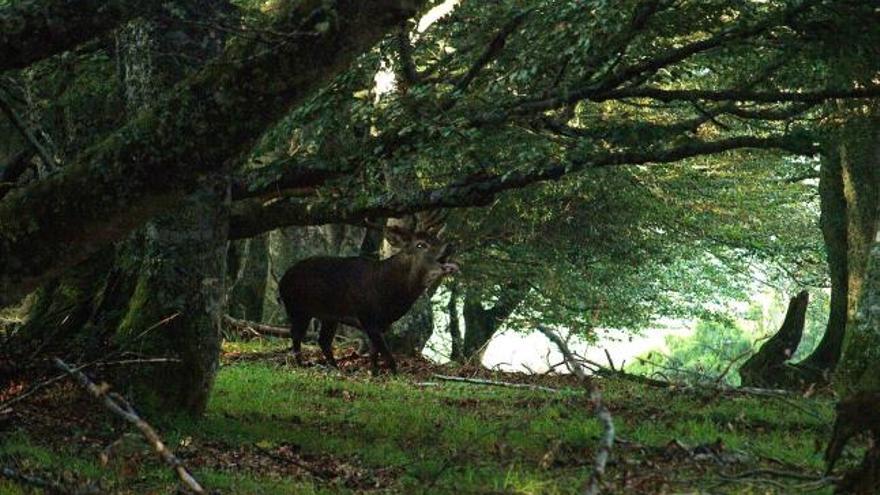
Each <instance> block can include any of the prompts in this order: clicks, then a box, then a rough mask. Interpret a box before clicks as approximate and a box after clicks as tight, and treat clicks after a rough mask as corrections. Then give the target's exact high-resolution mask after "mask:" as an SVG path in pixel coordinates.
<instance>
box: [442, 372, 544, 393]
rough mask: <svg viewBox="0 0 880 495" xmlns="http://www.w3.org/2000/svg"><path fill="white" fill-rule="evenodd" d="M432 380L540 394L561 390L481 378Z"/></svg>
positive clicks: (454, 377) (444, 377)
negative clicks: (522, 390)
mask: <svg viewBox="0 0 880 495" xmlns="http://www.w3.org/2000/svg"><path fill="white" fill-rule="evenodd" d="M432 376H433V377H434V378H436V379H438V380H444V381H448V382H462V383H473V384H476V385H490V386H493V387H509V388H524V389H528V390H540V391H542V392H551V393H554V394H558V393H559V392H561V390H559V389H556V388H550V387H544V386H541V385H532V384H530V383H510V382H499V381H496V380H484V379H482V378H464V377H461V376H448V375H437V374H435V375H432Z"/></svg>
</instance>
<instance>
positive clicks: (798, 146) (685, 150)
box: [229, 136, 817, 239]
mask: <svg viewBox="0 0 880 495" xmlns="http://www.w3.org/2000/svg"><path fill="white" fill-rule="evenodd" d="M805 142H806V143H807V144H805ZM741 148H759V149H780V150H784V151H787V152H790V153H794V154H799V155H811V154H814V153H816V152H817V149H816V148H815V147H814V146H813V145H812V144H808V141H805V139H803V138H802V137H798V136H777V137H754V136H740V137H734V138H729V139H723V140H718V141H708V142H707V141H699V140H693V141H691V142H689V143H686V144H682V145H680V146H676V147H672V148H667V149H663V150H655V151H626V152H613V153H606V154H603V155H594V156H590V157H584V158H580V159H574V160H570V161H568V162H565V163H553V164H550V165H548V166H546V167H543V168H535V169H529V170H511V171H509V172H506V173H504V174H499V175H490V176H480V177H479V178H478V179H475V180H470V181H468V180H465V181H462V182H459V183H454V184H450V185H448V186H446V187H442V188H438V189H432V190H427V191H421V192H418V193H415V194H411V195H409V196H406V197H396V196H385V197H381V198H374V199H370V200H367V201H364V202H360V203H357V202H353V203H349V204H345V203H344V202H342V201H339V200H332V201H304V200H301V199H293V198H281V199H277V200H273V201H269V202H262V201H255V200H248V201H238V202H236V203H235V204H234V205H233V208H232V214H231V217H230V232H229V236H230V238H231V239H241V238H247V237H253V236H255V235H259V234H261V233H263V232H266V231H269V230H273V229H276V228H279V227H285V226H290V225H324V224H329V223H351V224H361V223H362V222H363V220H364V219H365V218H367V217H388V216H399V215H405V214H411V213H416V212H419V211H425V210H433V209H437V208H458V207H471V206H485V205H487V204H489V203H491V202H492V201H494V199H495V197H496V196H497V195H498V194H500V193H502V192H504V191H509V190H512V189H520V188H523V187H527V186H529V185H532V184H535V183H538V182H543V181H549V180H558V179H560V178H562V177H564V176H566V175H568V174H572V173H577V172H581V171H584V170H587V169H594V168H602V167H611V166H621V165H642V164H646V163H671V162H676V161H679V160H683V159H686V158H691V157H695V156H702V155H712V154H717V153H722V152H725V151H730V150H735V149H741Z"/></svg>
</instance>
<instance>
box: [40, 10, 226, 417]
mask: <svg viewBox="0 0 880 495" xmlns="http://www.w3.org/2000/svg"><path fill="white" fill-rule="evenodd" d="M190 34H191V35H192V36H193V37H194V38H198V41H199V42H198V43H191V45H193V46H196V47H198V49H199V50H205V49H206V47H210V46H211V41H212V40H214V41H215V43H214V46H215V47H217V48H219V46H220V43H217V42H216V38H214V37H211V36H209V37H203V36H201V34H202V33H194V34H193V33H190ZM119 40H120V43H119V48H120V50H119V52H118V57H119V66H120V67H124V69H125V70H124V71H123V73H124V77H123V78H122V82H123V83H124V86H125V88H126V91H125V99H126V106H127V108H128V110H129V112H130V113H132V114H134V113H138V112H141V111H143V110H144V108H146V107H148V106H149V105H150V104H152V102H153V101H155V94H156V91H160V90H161V88H163V87H169V86H170V85H171V84H173V82H174V81H175V80H179V79H180V78H182V77H184V75H185V72H186V71H187V69H188V68H187V67H182V66H179V65H173V66H172V65H167V64H160V63H157V62H156V60H155V59H154V56H153V54H154V52H155V51H156V50H157V49H158V50H159V51H163V52H168V51H174V52H176V53H185V54H188V55H190V57H189V58H188V60H195V59H196V56H195V55H196V53H193V52H192V51H191V50H187V46H183V45H182V43H183V42H184V41H187V40H186V38H185V37H184V36H183V33H175V36H173V37H164V36H163V35H162V33H159V32H158V30H157V29H156V26H155V25H153V24H151V23H149V22H134V23H131V24H129V25H128V26H126V27H125V28H124V29H122V30H121V31H120V35H119ZM215 51H216V50H215ZM204 55H205V56H206V57H208V56H210V55H211V54H210V53H209V52H208V53H205V54H204ZM228 227H229V179H228V174H226V173H221V174H217V175H213V176H208V177H206V178H204V179H203V180H202V181H200V185H199V187H198V189H197V191H196V192H194V193H193V194H191V195H189V196H188V197H187V198H186V199H185V201H184V202H183V204H182V205H181V207H180V208H178V210H177V211H176V212H175V213H174V214H173V215H160V216H158V217H156V218H155V219H153V220H151V221H150V222H149V223H148V224H147V226H146V227H145V228H143V229H141V230H140V231H139V232H137V233H135V234H134V235H132V236H130V237H129V239H128V240H126V241H125V242H122V243H119V244H118V245H117V246H116V247H115V250H112V251H110V252H108V253H102V254H101V255H98V256H93V257H92V258H91V259H90V260H89V261H88V262H86V263H82V264H80V265H79V266H78V267H77V269H76V270H74V271H71V272H70V273H67V274H65V275H64V276H63V277H61V278H60V279H59V280H57V281H56V282H54V283H51V284H49V285H48V286H47V287H44V288H43V290H41V294H42V295H41V297H40V298H39V302H38V304H37V305H35V307H34V308H33V311H32V314H31V318H30V321H29V323H28V325H27V329H28V330H29V332H27V333H25V334H24V337H25V338H26V339H28V340H30V341H34V340H42V339H40V335H41V333H42V334H43V335H45V334H46V333H47V332H50V335H49V336H50V337H51V338H50V339H48V341H49V342H52V341H54V342H55V343H56V344H67V345H65V347H66V349H67V351H66V352H69V350H70V349H75V350H76V351H77V352H79V353H81V355H82V356H81V357H89V358H100V357H106V356H107V355H109V354H121V353H134V354H136V355H138V356H146V357H154V358H168V359H169V360H172V362H168V363H163V364H161V365H153V366H141V367H131V368H127V369H126V370H120V371H119V372H116V373H114V375H113V376H112V377H108V378H110V379H111V380H112V381H113V383H114V384H116V385H117V387H118V388H121V389H124V390H126V391H128V392H130V397H131V399H132V400H133V401H134V402H136V403H138V404H139V406H140V407H147V408H153V409H160V410H163V411H167V412H173V413H181V412H182V413H189V414H199V413H201V412H202V411H203V410H204V408H205V406H206V404H207V399H208V395H209V392H210V389H211V385H212V383H213V380H214V375H215V372H216V369H217V365H218V360H219V351H220V334H219V329H220V321H221V317H222V315H223V312H224V308H225V287H224V274H225V269H226V267H225V264H226V263H225V252H226V244H227V238H228ZM113 251H115V253H114V252H113ZM114 254H115V256H114ZM59 309H60V312H59ZM65 312H67V313H69V314H71V315H74V317H73V318H69V317H65V318H64V319H62V320H60V321H59V323H58V324H53V320H57V318H58V315H59V314H63V313H65ZM37 351H38V352H37V353H39V351H40V349H38V350H37ZM66 352H65V353H66ZM37 353H35V354H37Z"/></svg>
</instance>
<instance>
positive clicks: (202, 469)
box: [0, 341, 855, 494]
mask: <svg viewBox="0 0 880 495" xmlns="http://www.w3.org/2000/svg"><path fill="white" fill-rule="evenodd" d="M286 345H287V344H286V342H275V341H263V342H258V343H245V344H243V343H238V344H227V345H226V346H225V349H224V351H225V353H226V359H225V364H224V366H223V367H222V368H221V370H220V372H219V375H218V377H217V382H216V385H215V389H214V393H213V395H212V398H211V401H210V404H209V406H208V410H207V413H206V414H205V416H204V417H203V418H201V419H199V420H192V419H184V418H176V419H171V420H167V419H166V420H164V421H162V420H160V419H158V418H148V419H150V420H151V421H152V422H153V423H154V424H155V425H156V426H157V427H158V429H159V430H160V431H161V433H162V435H163V436H164V437H165V440H166V442H167V443H168V444H169V445H171V446H173V448H174V450H175V451H176V452H177V454H178V455H179V456H180V457H181V459H182V460H183V461H184V463H185V464H186V465H187V466H188V467H189V468H190V469H191V471H192V472H193V474H194V475H195V476H196V478H198V479H199V480H200V481H201V482H202V484H203V485H205V486H206V487H209V488H210V489H212V490H218V491H220V492H223V493H260V494H263V493H265V494H273V493H277V494H286V493H305V494H311V493H316V494H318V493H362V492H374V493H405V494H410V493H524V494H533V493H534V494H537V493H541V494H567V493H575V492H577V490H578V488H579V487H580V485H581V484H582V483H583V481H584V480H585V479H587V477H588V476H589V474H590V472H591V463H592V458H593V449H594V448H595V447H596V445H597V443H598V439H599V435H600V433H601V432H600V427H599V424H598V423H597V421H596V420H595V419H594V417H593V415H592V412H591V410H590V409H589V406H588V405H587V403H586V400H585V397H584V394H583V393H582V391H581V390H580V388H579V387H578V386H577V384H576V383H575V382H574V381H573V380H572V379H569V378H558V377H557V378H546V379H544V378H540V377H532V378H524V377H522V376H518V377H516V378H517V379H518V380H519V381H522V380H528V381H533V382H536V383H542V384H545V385H550V386H554V387H558V388H561V392H560V393H557V394H553V393H548V392H542V391H532V390H522V389H512V388H501V387H486V386H479V385H470V384H458V383H449V382H442V381H438V380H436V379H435V378H432V376H431V373H432V372H443V373H447V374H450V373H455V372H456V371H462V370H456V369H455V368H450V367H443V368H440V367H438V366H436V365H429V364H423V365H421V366H422V368H423V369H421V370H420V371H419V372H417V373H405V374H401V375H399V376H397V377H387V376H383V377H380V378H371V377H370V376H369V374H368V373H366V371H365V369H366V367H364V369H357V370H356V371H353V372H351V371H350V372H347V373H340V372H337V371H328V370H324V369H321V368H318V367H312V368H305V369H303V368H295V367H292V366H290V365H288V364H287V363H286V360H285V359H284V358H283V355H284V353H283V349H284V347H285V346H286ZM496 378H497V379H502V380H503V379H505V376H504V375H498V376H497V377H496ZM426 382H427V383H426ZM602 389H603V393H604V396H605V401H606V403H607V405H608V406H609V408H610V409H611V413H612V415H613V417H614V421H615V426H616V428H617V442H616V444H615V447H614V450H613V455H612V461H611V463H610V464H609V466H608V475H607V476H606V479H605V481H606V483H607V485H606V486H607V488H608V491H609V492H610V493H682V492H686V493H802V492H806V491H813V492H815V493H830V492H831V488H830V486H829V485H827V484H821V483H814V482H812V481H811V479H810V478H813V477H818V476H819V474H820V472H821V469H822V467H823V464H822V456H821V446H822V445H824V443H825V441H826V439H827V437H828V434H829V425H830V424H831V420H832V417H833V411H832V407H831V401H830V399H827V398H784V399H782V398H767V397H753V396H746V395H730V394H720V393H718V392H709V391H695V390H679V391H676V390H668V389H659V388H650V387H645V386H643V385H639V384H635V383H630V382H625V381H616V380H615V381H603V385H602ZM48 393H50V394H54V395H52V396H51V397H43V398H42V399H41V401H40V402H39V403H38V404H37V405H34V406H33V407H31V408H30V409H27V413H28V414H29V415H30V416H29V418H30V419H27V418H25V419H24V420H23V421H21V422H20V423H19V424H13V425H11V426H10V425H7V426H6V427H5V428H3V429H2V430H0V466H12V467H14V468H15V469H17V470H20V471H21V472H27V473H30V474H34V475H39V476H43V477H45V478H48V479H52V480H55V481H58V482H63V483H66V484H67V485H68V486H71V485H77V486H85V485H87V484H89V483H92V484H95V483H97V486H98V487H99V488H100V490H102V491H107V492H116V493H138V494H142V493H144V494H147V493H174V492H175V490H176V487H177V484H176V479H175V478H174V476H173V473H172V472H171V471H170V470H169V469H168V468H167V467H166V466H164V465H163V464H161V463H160V462H159V461H158V460H156V459H155V458H154V457H153V455H152V454H151V453H150V452H149V450H148V449H147V448H146V446H145V444H143V443H142V441H141V439H140V438H139V437H138V436H137V435H135V434H133V433H131V430H130V429H129V428H127V427H126V426H125V425H123V424H121V423H118V422H116V421H115V420H114V419H112V418H111V417H110V415H109V414H105V411H103V410H102V409H100V408H99V407H98V406H94V408H92V409H90V411H91V412H88V414H86V415H87V416H88V418H86V419H85V420H82V421H80V422H77V423H73V424H68V423H66V422H65V421H69V418H70V417H73V416H75V415H77V414H80V415H82V414H84V413H83V412H82V409H83V408H86V409H88V408H89V407H91V406H83V405H82V404H83V403H84V401H88V399H87V398H82V392H81V391H78V390H76V389H75V388H74V387H73V386H72V385H69V386H68V387H66V388H65V387H61V388H58V389H55V390H53V391H51V392H48ZM73 397H79V398H78V399H73ZM71 401H72V403H73V404H75V405H74V406H65V405H64V404H68V403H71ZM52 407H55V408H58V410H55V411H51V410H50V408H52ZM65 407H67V409H65ZM77 408H79V409H77ZM74 409H75V410H74ZM65 411H66V412H65ZM77 411H79V412H77ZM41 414H46V415H48V416H51V417H52V419H51V420H45V418H41V417H40V415H41ZM65 418H67V419H65ZM125 432H129V433H127V434H126V433H125ZM108 446H109V447H108ZM102 453H103V455H104V457H105V461H106V462H102V460H101V456H102ZM854 458H855V454H852V459H854ZM23 486H24V485H21V484H16V483H13V482H10V481H0V493H4V494H5V493H32V492H30V491H28V490H29V489H27V488H23Z"/></svg>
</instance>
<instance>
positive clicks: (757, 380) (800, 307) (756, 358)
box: [739, 291, 810, 387]
mask: <svg viewBox="0 0 880 495" xmlns="http://www.w3.org/2000/svg"><path fill="white" fill-rule="evenodd" d="M809 301H810V295H809V293H808V292H807V291H801V292H800V293H799V294H798V295H797V296H795V297H793V298H791V301H790V302H789V304H788V311H787V312H786V314H785V320H784V321H783V322H782V326H781V327H780V328H779V331H778V332H776V335H774V336H773V337H771V338H770V339H769V340H767V342H765V343H764V345H762V346H761V348H760V349H758V352H756V353H755V354H754V355H752V356H751V357H750V358H749V359H748V360H747V361H746V362H745V363H743V365H742V366H740V368H739V375H740V377H741V378H742V384H743V385H744V386H747V387H790V386H792V385H793V384H792V383H791V382H792V380H793V379H796V377H792V376H791V375H792V372H791V371H789V366H788V365H787V364H786V361H788V359H789V358H791V356H793V355H794V353H795V351H797V348H798V345H799V344H800V342H801V337H802V336H803V334H804V323H805V322H806V316H807V305H808V304H809Z"/></svg>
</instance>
